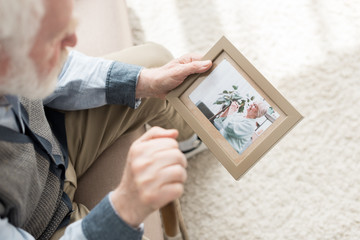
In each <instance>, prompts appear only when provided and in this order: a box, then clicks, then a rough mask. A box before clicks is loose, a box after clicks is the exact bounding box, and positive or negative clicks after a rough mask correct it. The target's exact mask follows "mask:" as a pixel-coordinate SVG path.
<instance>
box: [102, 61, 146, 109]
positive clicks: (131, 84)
mask: <svg viewBox="0 0 360 240" xmlns="http://www.w3.org/2000/svg"><path fill="white" fill-rule="evenodd" d="M141 69H142V67H141V66H137V65H132V64H125V63H121V62H113V63H112V64H111V66H110V68H109V71H108V74H107V78H106V100H107V103H108V104H120V105H127V106H129V107H131V108H136V107H137V106H138V105H139V100H138V99H136V95H135V94H136V85H137V81H138V76H139V73H140V71H141Z"/></svg>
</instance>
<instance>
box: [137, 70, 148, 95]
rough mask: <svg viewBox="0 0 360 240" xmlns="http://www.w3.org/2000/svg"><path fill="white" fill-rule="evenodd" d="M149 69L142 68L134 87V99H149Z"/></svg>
mask: <svg viewBox="0 0 360 240" xmlns="http://www.w3.org/2000/svg"><path fill="white" fill-rule="evenodd" d="M150 71H151V70H150V69H148V68H143V69H142V70H141V72H140V74H139V78H138V83H137V85H136V92H135V96H136V98H146V97H151V93H152V91H151V87H150V86H149V83H150V77H149V75H150Z"/></svg>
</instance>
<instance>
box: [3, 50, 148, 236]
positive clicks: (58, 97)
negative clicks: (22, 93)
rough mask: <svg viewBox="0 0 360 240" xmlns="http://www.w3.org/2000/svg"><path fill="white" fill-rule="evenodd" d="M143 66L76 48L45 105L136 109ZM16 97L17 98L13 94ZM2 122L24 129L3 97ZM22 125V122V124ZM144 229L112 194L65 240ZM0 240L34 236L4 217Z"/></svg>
mask: <svg viewBox="0 0 360 240" xmlns="http://www.w3.org/2000/svg"><path fill="white" fill-rule="evenodd" d="M140 71H141V67H140V66H135V65H130V64H124V63H120V62H115V61H110V60H104V59H100V58H94V57H89V56H86V55H84V54H81V53H79V52H76V51H72V52H71V53H70V54H69V57H68V59H67V61H66V63H65V65H64V67H63V69H62V71H61V73H60V75H59V78H58V84H57V87H56V90H55V91H54V93H53V94H52V95H50V96H49V97H47V98H46V99H44V105H47V106H50V107H52V108H55V109H60V110H81V109H89V108H95V107H99V106H103V105H105V104H122V105H127V106H129V107H132V108H136V107H137V106H138V105H139V104H140V100H139V99H136V98H135V90H136V84H137V80H138V76H139V73H140ZM12 97H13V98H16V97H14V96H12ZM0 100H1V101H0V120H1V121H0V125H3V126H5V127H9V128H11V129H13V130H15V131H18V132H23V131H22V127H21V126H19V125H18V123H17V122H16V118H15V116H14V114H13V113H12V111H11V108H17V107H18V106H17V104H20V103H19V102H17V104H15V105H16V106H12V105H9V104H8V103H6V102H4V99H1V98H0ZM20 124H21V123H20ZM142 235H143V228H142V227H140V228H139V229H134V228H132V227H130V226H129V225H127V224H126V223H125V222H124V221H123V220H122V219H121V217H120V216H118V215H117V214H116V212H115V210H114V208H113V206H112V203H111V201H110V198H109V195H108V196H106V197H105V198H104V199H103V200H102V201H101V202H100V203H99V204H98V205H97V206H96V207H95V208H94V209H93V210H92V211H91V212H90V214H89V215H88V216H86V217H85V218H84V219H82V220H80V221H77V222H75V223H73V224H71V225H69V226H68V227H67V230H66V231H65V235H64V236H63V237H62V239H63V240H65V239H76V240H82V239H88V240H92V239H94V240H95V239H96V240H97V239H110V240H111V239H119V240H122V239H124V240H125V239H126V240H131V239H136V240H137V239H141V238H142ZM0 239H14V240H17V239H34V238H33V237H32V236H31V235H30V234H29V233H27V232H25V231H24V230H22V229H20V228H16V227H14V226H13V225H11V224H10V223H9V222H8V220H7V218H4V219H0Z"/></svg>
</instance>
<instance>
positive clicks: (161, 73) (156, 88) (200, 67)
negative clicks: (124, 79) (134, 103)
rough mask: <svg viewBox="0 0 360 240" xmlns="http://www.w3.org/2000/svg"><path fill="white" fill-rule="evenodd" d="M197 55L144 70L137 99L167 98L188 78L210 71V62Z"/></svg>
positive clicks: (138, 86) (137, 90)
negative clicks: (168, 94)
mask: <svg viewBox="0 0 360 240" xmlns="http://www.w3.org/2000/svg"><path fill="white" fill-rule="evenodd" d="M200 59H201V57H200V56H197V55H194V54H192V55H185V56H182V57H180V58H177V59H174V60H172V61H171V62H169V63H168V64H166V65H164V66H162V67H159V68H150V69H146V68H145V69H143V70H142V71H141V73H140V76H139V80H138V85H137V87H136V97H137V98H142V97H156V98H165V96H166V94H167V93H168V92H170V91H171V90H173V89H174V88H176V87H177V86H178V85H180V84H181V83H182V82H183V81H184V80H185V78H186V77H187V76H189V75H191V74H194V73H203V72H206V71H207V70H209V69H210V67H211V65H212V62H211V61H210V60H206V61H200Z"/></svg>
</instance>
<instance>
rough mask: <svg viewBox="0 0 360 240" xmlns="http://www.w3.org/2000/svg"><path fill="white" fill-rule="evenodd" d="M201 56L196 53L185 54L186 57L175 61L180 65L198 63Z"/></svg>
mask: <svg viewBox="0 0 360 240" xmlns="http://www.w3.org/2000/svg"><path fill="white" fill-rule="evenodd" d="M202 57H203V56H202V55H200V54H197V53H190V54H186V55H183V56H181V57H179V58H178V59H177V61H178V62H179V63H181V64H186V63H190V62H193V61H200V60H201V59H202Z"/></svg>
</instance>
